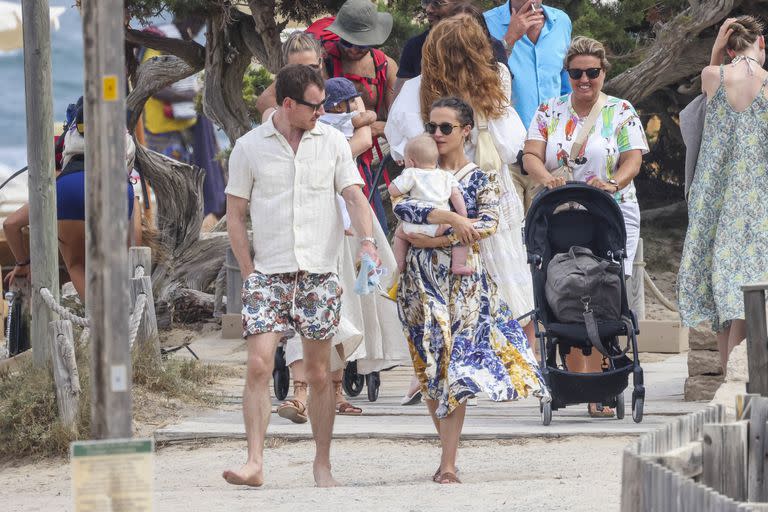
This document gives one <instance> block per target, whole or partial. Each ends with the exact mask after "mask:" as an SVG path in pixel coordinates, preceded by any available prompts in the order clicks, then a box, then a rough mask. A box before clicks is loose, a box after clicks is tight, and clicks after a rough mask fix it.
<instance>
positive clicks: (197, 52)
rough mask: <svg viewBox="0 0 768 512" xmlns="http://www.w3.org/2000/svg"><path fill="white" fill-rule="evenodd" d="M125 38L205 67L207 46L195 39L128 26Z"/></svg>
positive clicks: (188, 62) (198, 67)
mask: <svg viewBox="0 0 768 512" xmlns="http://www.w3.org/2000/svg"><path fill="white" fill-rule="evenodd" d="M125 40H126V41H128V42H129V43H133V44H135V45H138V46H146V47H147V48H152V49H153V50H157V51H160V52H163V53H170V54H171V55H175V56H177V57H179V58H180V59H182V60H184V61H185V62H186V63H187V64H189V65H190V66H192V67H193V68H196V69H202V68H203V67H205V47H204V46H203V45H201V44H200V43H196V42H195V41H185V40H183V39H174V38H171V37H165V36H161V35H157V34H153V33H151V32H146V31H143V30H135V29H132V28H127V29H126V30H125Z"/></svg>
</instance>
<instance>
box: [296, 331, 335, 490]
mask: <svg viewBox="0 0 768 512" xmlns="http://www.w3.org/2000/svg"><path fill="white" fill-rule="evenodd" d="M302 343H303V345H304V373H305V375H306V377H307V382H308V383H309V399H308V401H307V410H308V412H309V423H310V425H311V426H312V437H314V438H315V461H314V464H313V465H312V471H313V473H314V477H315V485H317V486H318V487H336V486H338V485H339V483H338V482H337V481H336V480H334V478H333V475H332V474H331V437H332V435H333V420H334V419H335V418H336V409H335V403H336V401H335V397H334V392H333V386H331V373H330V353H331V342H330V340H326V341H316V340H308V339H304V338H302Z"/></svg>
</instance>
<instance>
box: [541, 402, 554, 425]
mask: <svg viewBox="0 0 768 512" xmlns="http://www.w3.org/2000/svg"><path fill="white" fill-rule="evenodd" d="M539 409H541V424H542V425H544V426H545V427H546V426H547V425H549V424H550V423H551V422H552V402H546V403H539Z"/></svg>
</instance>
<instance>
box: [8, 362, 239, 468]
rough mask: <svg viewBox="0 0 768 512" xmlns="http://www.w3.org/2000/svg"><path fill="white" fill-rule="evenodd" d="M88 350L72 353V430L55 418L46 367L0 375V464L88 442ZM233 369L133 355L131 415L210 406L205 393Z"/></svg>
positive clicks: (28, 365)
mask: <svg viewBox="0 0 768 512" xmlns="http://www.w3.org/2000/svg"><path fill="white" fill-rule="evenodd" d="M88 359H89V358H88V354H87V350H82V349H78V350H77V362H78V370H79V374H80V385H81V389H82V394H81V395H80V398H81V399H80V414H79V417H78V423H77V426H76V429H75V431H74V432H70V431H69V430H68V429H67V428H65V427H64V426H63V425H62V424H61V423H60V422H59V419H58V416H59V412H58V407H57V404H56V395H55V392H54V384H53V377H52V372H51V369H50V368H47V369H41V368H35V367H34V366H33V365H32V362H31V361H26V362H24V363H21V365H20V366H19V367H18V368H16V369H15V370H14V371H12V372H5V373H2V374H0V461H3V460H11V459H19V458H25V457H31V458H43V457H50V456H64V455H66V454H67V452H68V450H69V444H70V443H71V442H72V441H75V440H78V439H88V438H89V433H90V407H91V406H90V383H89V371H88V369H89V360H88ZM232 371H233V370H232V369H229V368H226V367H222V366H216V365H210V364H204V363H201V362H199V361H188V360H175V359H171V360H169V361H163V362H160V363H158V362H153V361H152V360H151V358H148V357H143V356H134V361H133V379H134V387H133V395H132V398H133V402H134V404H133V409H134V411H133V412H134V417H135V418H136V419H137V420H138V421H141V420H142V419H147V420H149V422H150V423H157V422H158V421H159V420H162V419H166V418H167V417H168V416H175V415H177V414H178V412H179V411H180V410H182V409H184V408H185V407H189V406H190V405H191V406H206V405H207V406H210V405H214V404H216V403H217V401H218V396H217V395H216V394H215V393H212V392H211V391H210V390H211V388H212V386H213V385H214V384H215V383H216V382H217V380H219V379H221V378H223V377H227V376H230V375H231V373H232Z"/></svg>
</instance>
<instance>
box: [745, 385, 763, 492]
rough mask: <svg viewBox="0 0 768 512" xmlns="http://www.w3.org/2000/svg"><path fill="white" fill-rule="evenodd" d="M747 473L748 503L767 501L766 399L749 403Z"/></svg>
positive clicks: (754, 399) (753, 400)
mask: <svg viewBox="0 0 768 512" xmlns="http://www.w3.org/2000/svg"><path fill="white" fill-rule="evenodd" d="M749 404H750V405H749V409H750V414H749V471H748V479H747V498H748V499H749V501H768V493H766V489H765V452H766V448H767V447H768V443H766V439H765V435H766V430H765V422H766V421H768V398H765V397H758V398H753V399H752V400H750V401H749Z"/></svg>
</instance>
